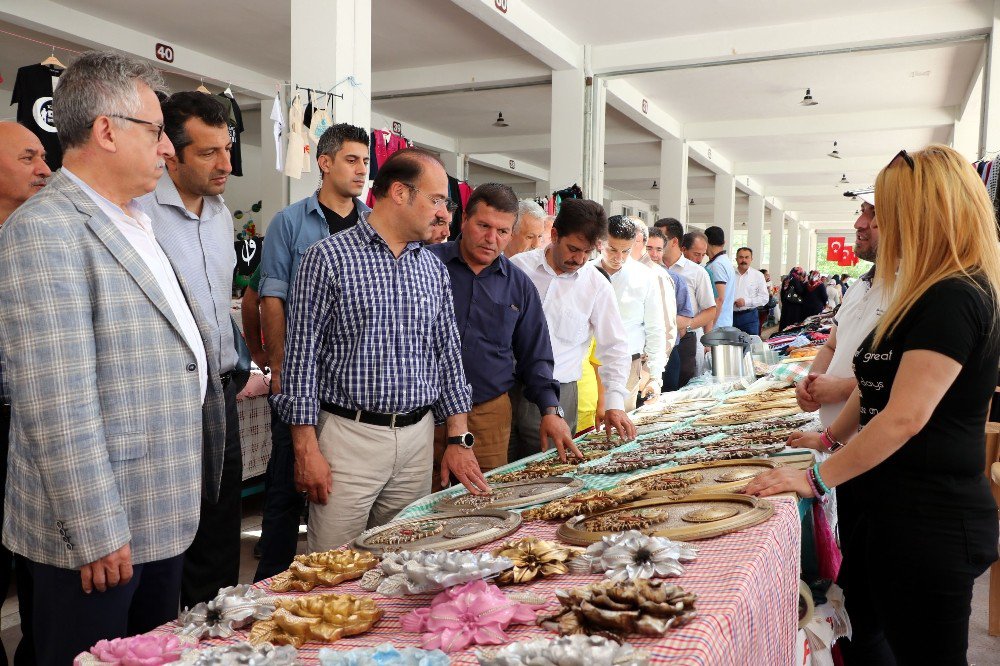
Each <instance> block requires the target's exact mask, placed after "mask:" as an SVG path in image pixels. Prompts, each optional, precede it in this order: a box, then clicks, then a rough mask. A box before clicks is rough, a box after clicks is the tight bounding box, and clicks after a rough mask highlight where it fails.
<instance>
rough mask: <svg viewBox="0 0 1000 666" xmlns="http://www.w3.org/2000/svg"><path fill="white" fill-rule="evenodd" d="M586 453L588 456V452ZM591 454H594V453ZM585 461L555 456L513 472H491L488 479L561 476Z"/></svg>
mask: <svg viewBox="0 0 1000 666" xmlns="http://www.w3.org/2000/svg"><path fill="white" fill-rule="evenodd" d="M595 453H597V452H595ZM584 455H585V456H586V455H588V454H584ZM590 455H591V456H593V455H594V453H592V454H590ZM604 455H607V454H605V453H601V454H600V455H598V456H597V457H602V456H604ZM583 462H586V458H584V459H578V458H567V460H566V462H561V461H560V460H559V458H555V457H553V458H549V459H547V460H543V461H539V462H534V463H530V464H528V465H526V466H525V467H524V468H522V469H519V470H516V471H513V472H503V473H500V474H490V475H489V477H487V480H488V481H489V482H490V483H512V482H514V481H528V480H531V479H544V478H546V477H551V476H561V475H563V474H566V473H568V472H572V471H574V470H575V469H576V467H577V465H579V464H580V463H583Z"/></svg>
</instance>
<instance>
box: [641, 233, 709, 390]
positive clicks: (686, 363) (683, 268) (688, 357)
mask: <svg viewBox="0 0 1000 666" xmlns="http://www.w3.org/2000/svg"><path fill="white" fill-rule="evenodd" d="M654 226H655V227H657V228H659V229H661V230H662V231H663V233H664V235H665V236H666V237H667V245H666V246H665V247H664V249H663V263H664V265H666V267H667V268H669V269H670V270H673V271H676V272H678V273H680V274H681V275H683V276H684V279H685V281H687V287H688V294H689V296H690V297H691V298H690V301H691V305H692V309H693V310H694V313H695V314H694V317H693V318H692V319H691V323H690V324H688V325H687V327H686V329H685V331H684V335H683V337H681V341H680V343H679V345H678V346H679V347H680V364H681V369H680V379H679V381H678V385H677V387H678V388H681V387H683V386H685V385H686V384H687V383H688V382H689V381H691V379H692V378H693V377H694V376H695V373H696V372H697V368H698V356H699V353H698V337H700V332H701V330H704V332H706V333H707V332H708V331H710V330H712V322H713V321H715V312H716V307H715V297H714V296H713V295H712V286H711V285H710V284H709V276H708V271H706V270H705V269H704V268H703V267H702V266H701V257H704V255H705V251H706V250H707V249H708V241H707V240H706V239H705V234H703V233H701V232H700V231H695V232H691V233H689V234H685V233H684V227H682V226H681V223H680V222H678V221H677V220H675V219H673V218H669V217H668V218H664V219H662V220H657V221H656V224H655V225H654ZM682 244H686V245H687V247H686V248H684V249H685V250H686V252H687V253H688V254H690V255H691V256H692V257H697V258H698V261H697V262H695V261H693V260H691V259H690V258H688V257H687V256H685V255H684V253H682ZM699 255H700V256H699ZM668 374H669V372H668Z"/></svg>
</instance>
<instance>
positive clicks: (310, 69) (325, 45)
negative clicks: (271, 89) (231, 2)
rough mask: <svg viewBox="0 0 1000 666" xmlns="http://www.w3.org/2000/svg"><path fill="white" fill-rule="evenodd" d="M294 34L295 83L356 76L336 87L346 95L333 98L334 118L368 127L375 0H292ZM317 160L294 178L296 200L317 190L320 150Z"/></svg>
mask: <svg viewBox="0 0 1000 666" xmlns="http://www.w3.org/2000/svg"><path fill="white" fill-rule="evenodd" d="M291 34H292V40H291V67H290V74H291V80H292V83H297V84H299V85H301V86H304V87H307V88H316V89H320V90H328V89H330V88H332V87H333V86H334V85H336V84H337V83H340V82H341V81H343V80H344V79H346V78H347V77H349V76H353V77H354V80H355V81H356V82H357V83H358V84H359V85H358V86H357V87H355V86H354V85H352V84H351V83H343V84H341V85H340V86H339V87H338V88H337V89H336V91H335V92H337V93H339V94H342V95H343V96H344V98H343V99H340V98H338V97H334V98H333V102H334V105H333V119H334V122H338V123H351V124H352V125H357V126H359V127H364V128H365V129H369V128H370V127H371V96H372V39H371V35H372V5H371V0H350V1H349V2H329V1H328V0H292V2H291ZM261 47H262V48H264V47H265V45H261ZM293 90H294V88H293ZM268 115H270V109H268ZM312 160H313V165H312V172H311V173H308V174H303V176H302V178H301V179H298V180H296V179H294V178H293V179H291V182H290V183H289V198H290V199H291V201H298V200H299V199H302V198H304V197H307V196H309V195H310V194H311V193H312V192H313V191H315V189H316V185H317V183H318V182H319V167H317V166H316V164H315V162H316V159H315V155H313V156H312Z"/></svg>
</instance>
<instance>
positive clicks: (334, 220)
mask: <svg viewBox="0 0 1000 666" xmlns="http://www.w3.org/2000/svg"><path fill="white" fill-rule="evenodd" d="M319 207H320V208H321V209H322V210H323V216H324V217H325V218H326V224H327V226H329V227H330V235H331V236H332V235H333V234H335V233H339V232H341V231H344V230H345V229H350V228H351V227H353V226H354V225H355V224H357V223H358V204H356V203H355V204H354V208H352V209H351V212H350V213H348V214H347V217H341V216H340V215H338V214H337V212H336V211H334V210H333V209H332V208H327V207H326V206H324V205H323V204H322V202H320V204H319Z"/></svg>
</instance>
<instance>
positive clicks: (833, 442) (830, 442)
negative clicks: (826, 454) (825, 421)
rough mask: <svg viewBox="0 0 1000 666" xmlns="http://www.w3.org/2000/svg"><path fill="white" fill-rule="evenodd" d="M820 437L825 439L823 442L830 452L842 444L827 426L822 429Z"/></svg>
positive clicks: (839, 447)
mask: <svg viewBox="0 0 1000 666" xmlns="http://www.w3.org/2000/svg"><path fill="white" fill-rule="evenodd" d="M820 439H822V440H825V442H824V443H825V444H826V447H827V448H828V449H830V453H833V452H835V451H837V450H838V449H841V448H843V446H844V444H843V442H841V441H840V440H839V439H837V438H836V437H834V436H833V434H832V433H831V432H830V429H829V428H827V429H826V430H824V431H823V434H822V435H821V436H820Z"/></svg>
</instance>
